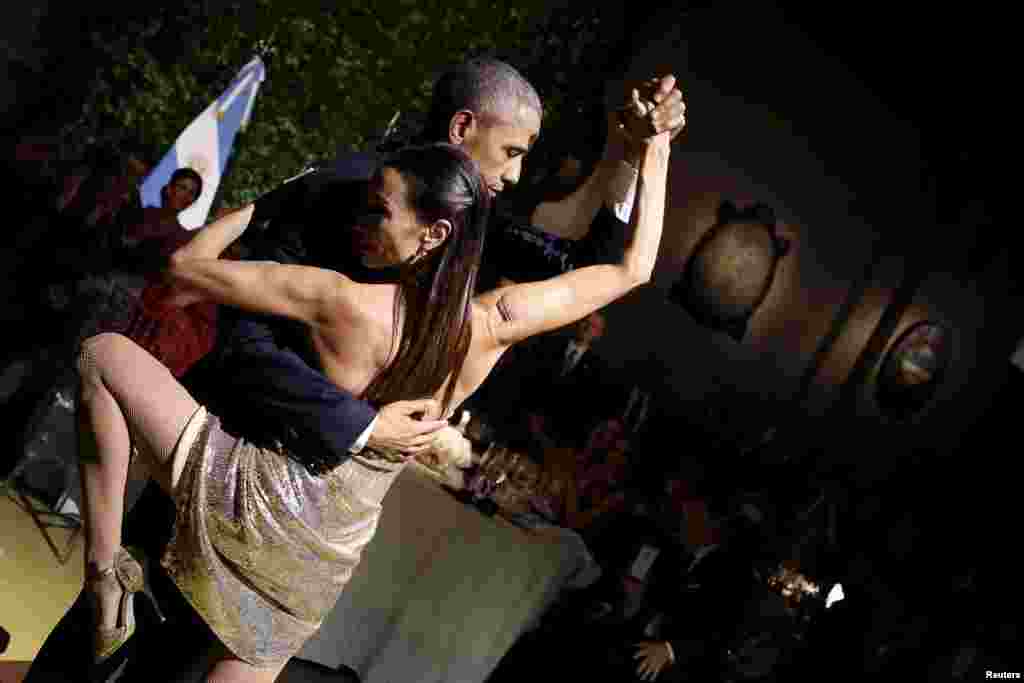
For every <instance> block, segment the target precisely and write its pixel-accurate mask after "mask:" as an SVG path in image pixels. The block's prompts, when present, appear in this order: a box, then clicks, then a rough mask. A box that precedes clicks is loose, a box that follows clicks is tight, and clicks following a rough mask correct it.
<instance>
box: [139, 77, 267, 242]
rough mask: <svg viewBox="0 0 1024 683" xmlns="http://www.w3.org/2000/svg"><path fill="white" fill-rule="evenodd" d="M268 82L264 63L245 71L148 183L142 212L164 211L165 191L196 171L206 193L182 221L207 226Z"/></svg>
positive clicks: (184, 213) (191, 225) (191, 226)
mask: <svg viewBox="0 0 1024 683" xmlns="http://www.w3.org/2000/svg"><path fill="white" fill-rule="evenodd" d="M265 77H266V68H265V67H264V65H263V60H261V59H260V58H259V57H255V58H254V59H253V60H252V61H250V62H249V63H248V64H246V65H245V66H243V67H242V69H241V70H240V71H239V72H238V74H237V75H236V76H235V78H234V80H232V81H231V85H229V86H228V88H227V89H226V90H225V91H224V92H223V93H222V94H221V96H220V97H218V98H217V99H216V100H214V101H213V102H212V103H211V104H210V106H209V107H207V108H206V109H205V110H204V111H203V113H202V114H200V115H199V116H198V117H196V118H195V119H194V120H193V121H192V123H190V124H189V125H188V126H187V127H186V128H185V130H184V131H182V133H181V135H179V136H178V139H177V140H176V141H175V143H174V146H173V147H171V149H170V151H168V152H167V154H165V155H164V158H163V159H161V160H160V163H159V164H157V166H156V168H154V169H153V171H152V172H151V173H150V174H149V175H148V176H147V177H146V180H145V181H144V182H143V183H142V187H141V192H142V205H143V206H160V190H161V189H162V188H163V187H164V185H166V184H167V182H168V181H169V180H170V178H171V174H173V173H174V171H176V170H177V169H179V168H192V169H195V170H196V171H198V172H199V175H201V176H202V177H203V193H202V195H201V196H200V197H199V199H197V200H196V203H195V204H193V205H192V206H191V207H189V208H188V209H186V210H185V211H182V212H181V214H179V215H178V220H180V221H181V224H182V225H183V226H185V227H186V228H188V229H189V230H193V229H195V228H198V227H200V226H201V225H203V224H204V223H205V222H206V217H207V216H208V215H209V213H210V206H211V205H212V204H213V198H214V197H215V196H216V194H217V188H218V187H219V186H220V179H221V176H222V175H223V173H224V169H225V167H226V166H227V163H228V157H229V156H230V154H231V146H232V144H233V143H234V141H235V135H236V134H237V133H238V131H239V130H245V127H246V125H248V123H249V118H250V117H251V116H252V106H253V103H254V102H255V101H256V93H257V92H259V89H260V84H261V83H263V80H264V78H265Z"/></svg>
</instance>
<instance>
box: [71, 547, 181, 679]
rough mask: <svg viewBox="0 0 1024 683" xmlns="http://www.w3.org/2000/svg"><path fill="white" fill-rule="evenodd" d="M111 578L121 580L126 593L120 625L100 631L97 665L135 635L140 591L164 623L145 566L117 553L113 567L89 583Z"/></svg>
mask: <svg viewBox="0 0 1024 683" xmlns="http://www.w3.org/2000/svg"><path fill="white" fill-rule="evenodd" d="M108 577H113V578H114V579H115V580H116V581H117V583H118V585H119V586H120V587H121V590H122V593H121V598H120V601H119V603H118V606H117V626H115V627H114V628H112V629H103V628H97V629H96V633H95V635H94V640H93V657H94V659H95V663H96V664H101V663H103V662H104V661H106V660H107V659H109V658H110V657H111V656H112V655H113V654H114V653H115V652H117V651H118V650H119V649H121V646H122V645H124V644H125V643H126V642H128V639H129V638H131V637H132V635H133V634H134V633H135V601H134V598H135V594H136V593H138V592H139V591H143V595H145V596H146V597H147V598H149V599H150V601H151V602H152V604H153V608H154V610H155V611H156V613H157V615H158V616H159V618H160V620H161V621H164V617H163V614H161V613H160V608H159V607H158V606H157V604H156V600H154V599H153V595H152V593H150V592H149V589H148V587H147V585H146V581H145V574H144V572H143V570H142V565H140V564H139V563H138V562H137V561H136V560H135V558H134V557H132V555H131V553H129V552H128V551H127V550H125V549H124V548H121V549H120V550H118V551H117V556H116V557H115V558H114V564H113V565H111V566H110V567H107V568H106V569H104V570H103V571H101V572H99V573H97V574H95V575H93V576H91V577H89V579H88V583H89V584H96V583H99V582H100V581H106V580H108ZM97 597H98V596H97Z"/></svg>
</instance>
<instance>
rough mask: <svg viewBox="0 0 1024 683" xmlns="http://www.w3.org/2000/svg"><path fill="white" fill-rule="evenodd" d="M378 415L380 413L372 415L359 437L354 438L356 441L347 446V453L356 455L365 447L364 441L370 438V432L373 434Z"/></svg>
mask: <svg viewBox="0 0 1024 683" xmlns="http://www.w3.org/2000/svg"><path fill="white" fill-rule="evenodd" d="M378 417H380V415H374V416H373V419H372V420H370V424H369V426H368V427H367V428H366V429H365V430H363V433H362V434H360V435H359V438H358V439H356V442H355V443H354V444H352V445H351V446H350V447H349V449H348V452H349V453H351V454H352V455H357V454H358V453H359V451H361V450H363V449H364V448H366V442H367V441H369V440H370V434H373V428H374V427H376V426H377V418H378Z"/></svg>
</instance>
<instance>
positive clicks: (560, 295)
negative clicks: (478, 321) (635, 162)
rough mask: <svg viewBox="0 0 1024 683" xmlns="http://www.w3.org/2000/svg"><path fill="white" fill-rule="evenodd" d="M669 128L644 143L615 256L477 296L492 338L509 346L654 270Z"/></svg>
mask: <svg viewBox="0 0 1024 683" xmlns="http://www.w3.org/2000/svg"><path fill="white" fill-rule="evenodd" d="M668 160H669V141H668V134H667V133H662V134H660V135H659V136H657V137H656V138H654V139H652V140H651V141H650V142H648V143H647V144H646V146H645V152H644V157H643V160H642V162H641V166H640V176H641V177H640V186H639V190H638V193H637V200H638V201H637V210H636V211H634V212H633V216H632V217H631V220H630V222H631V225H632V227H633V234H632V236H631V240H630V244H629V246H628V247H627V249H626V251H625V253H624V254H623V255H622V258H621V259H620V262H619V263H617V264H614V265H597V266H589V267H587V268H581V269H579V270H575V271H571V272H569V273H565V274H564V275H560V276H558V277H555V278H551V279H549V280H545V281H543V282H531V283H527V284H518V285H513V286H511V287H505V288H500V289H497V290H494V291H493V292H488V293H487V294H484V295H481V296H479V297H477V299H476V301H477V303H478V304H480V305H482V306H483V307H484V308H485V309H486V310H487V314H488V316H489V320H490V330H489V331H490V332H491V337H492V339H493V343H496V344H497V345H498V346H511V345H512V344H515V343H517V342H520V341H522V340H524V339H526V338H528V337H531V336H533V335H536V334H542V333H544V332H548V331H550V330H555V329H558V328H559V327H563V326H565V325H568V324H570V323H572V322H575V321H577V320H580V319H581V318H583V317H585V316H587V315H589V314H590V313H593V312H594V311H596V310H598V309H600V308H603V307H605V306H607V305H608V304H609V303H611V302H612V301H615V300H616V299H618V298H620V297H622V296H624V295H625V294H627V293H628V292H629V291H631V290H633V289H634V288H636V287H638V286H640V285H642V284H645V283H646V282H648V281H649V280H650V278H651V275H652V273H653V271H654V263H655V260H656V259H657V256H658V247H659V244H660V242H661V232H662V226H663V223H664V215H665V190H666V177H667V173H668Z"/></svg>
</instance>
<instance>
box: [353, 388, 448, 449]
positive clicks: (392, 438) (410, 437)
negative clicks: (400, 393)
mask: <svg viewBox="0 0 1024 683" xmlns="http://www.w3.org/2000/svg"><path fill="white" fill-rule="evenodd" d="M439 412H440V406H439V404H438V402H437V401H435V400H434V399H430V398H428V399H423V400H419V401H395V402H394V403H389V404H388V405H386V406H384V407H383V408H381V409H380V411H379V412H378V413H377V424H375V425H374V427H373V432H372V433H371V434H370V438H369V440H368V441H367V442H366V445H367V446H369V447H370V448H373V449H376V450H391V451H399V452H400V453H403V454H405V455H416V454H417V453H422V452H423V451H425V450H427V449H428V448H430V446H431V444H432V443H433V441H434V435H435V433H436V432H437V431H438V430H440V429H444V428H445V427H446V426H447V425H448V421H447V420H438V419H436V418H437V416H438V413H439ZM420 416H422V419H419V417H420Z"/></svg>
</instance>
